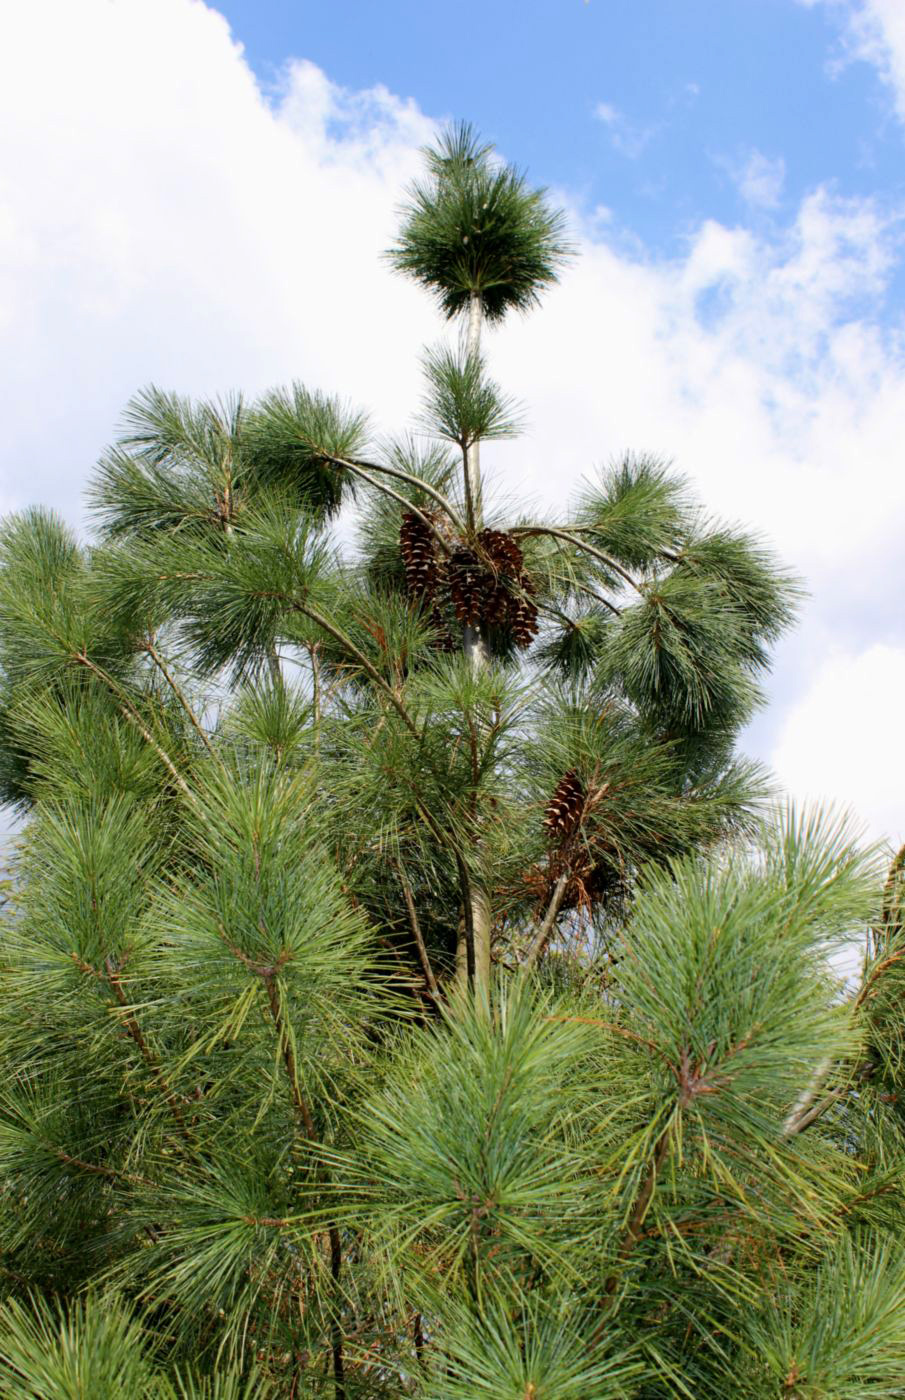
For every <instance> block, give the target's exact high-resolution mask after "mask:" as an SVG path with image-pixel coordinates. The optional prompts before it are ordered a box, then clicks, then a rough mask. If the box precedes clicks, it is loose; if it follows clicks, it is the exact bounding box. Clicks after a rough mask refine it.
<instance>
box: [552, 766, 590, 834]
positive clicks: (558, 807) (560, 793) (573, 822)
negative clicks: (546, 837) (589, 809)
mask: <svg viewBox="0 0 905 1400" xmlns="http://www.w3.org/2000/svg"><path fill="white" fill-rule="evenodd" d="M584 803H585V791H584V785H583V783H582V781H581V779H580V778H579V776H578V774H577V773H576V772H575V770H574V768H570V769H569V771H568V773H564V774H563V776H562V777H561V778H560V780H559V782H558V783H557V784H556V787H555V789H554V791H553V796H552V797H551V798H550V801H549V802H548V803H547V808H546V812H545V814H544V826H545V827H546V828H547V830H548V831H549V833H550V835H551V836H554V837H559V838H561V839H563V840H564V839H565V838H566V837H567V836H571V835H572V833H573V831H575V829H576V828H577V827H578V825H579V823H580V821H581V818H582V814H583V812H584Z"/></svg>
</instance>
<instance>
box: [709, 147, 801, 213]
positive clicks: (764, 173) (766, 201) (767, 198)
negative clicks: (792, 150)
mask: <svg viewBox="0 0 905 1400" xmlns="http://www.w3.org/2000/svg"><path fill="white" fill-rule="evenodd" d="M718 164H721V165H722V166H723V168H724V169H725V170H726V172H727V173H728V174H729V176H730V177H731V179H732V181H733V183H734V184H735V185H736V187H737V189H738V192H739V194H740V195H741V197H742V199H743V200H744V201H745V203H746V204H750V205H752V206H753V207H754V208H756V209H775V208H776V207H777V205H778V204H779V201H780V199H781V197H782V188H783V185H784V184H785V180H786V163H785V161H784V160H783V158H782V156H777V157H776V158H775V159H772V160H771V159H770V157H769V156H765V155H764V154H763V152H762V151H750V152H749V153H748V154H747V155H746V156H744V157H742V158H741V159H738V160H721V161H719V162H718Z"/></svg>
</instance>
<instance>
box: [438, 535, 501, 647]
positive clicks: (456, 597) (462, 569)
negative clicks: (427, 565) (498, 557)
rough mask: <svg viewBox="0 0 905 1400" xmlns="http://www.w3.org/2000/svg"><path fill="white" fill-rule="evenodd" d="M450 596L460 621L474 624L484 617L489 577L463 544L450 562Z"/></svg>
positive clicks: (475, 557)
mask: <svg viewBox="0 0 905 1400" xmlns="http://www.w3.org/2000/svg"><path fill="white" fill-rule="evenodd" d="M448 576H449V596H450V598H451V599H452V605H453V609H454V610H455V614H456V617H457V618H458V619H459V621H460V622H464V623H465V625H466V626H467V627H475V626H477V624H478V623H479V622H481V621H482V619H484V617H485V615H486V611H487V602H488V595H489V592H490V589H491V588H492V579H491V577H490V575H489V574H488V573H487V571H486V570H485V569H483V568H482V567H481V564H480V562H479V560H478V556H477V555H476V554H475V552H474V550H473V549H468V548H467V547H466V546H464V545H463V546H462V547H461V548H459V549H456V550H454V551H453V554H452V558H451V559H450V561H449V570H448Z"/></svg>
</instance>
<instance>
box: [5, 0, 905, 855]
mask: <svg viewBox="0 0 905 1400" xmlns="http://www.w3.org/2000/svg"><path fill="white" fill-rule="evenodd" d="M450 117H467V118H469V119H471V120H473V121H475V122H476V123H477V124H478V125H479V126H480V128H481V129H482V131H483V132H484V133H485V134H486V135H487V136H488V137H489V138H491V139H493V140H495V141H496V142H497V144H498V146H499V147H500V149H501V150H502V152H503V153H504V154H505V155H506V156H507V157H508V158H511V159H513V160H515V161H516V162H517V163H518V164H519V165H522V166H524V167H526V168H527V169H528V170H529V171H530V173H531V174H532V176H534V177H536V179H537V180H538V181H539V182H541V183H544V184H546V185H548V186H550V187H551V188H552V189H553V190H554V192H555V195H556V197H557V199H558V200H559V201H560V202H561V203H562V204H563V205H564V206H565V207H566V209H567V210H568V215H569V221H570V224H571V228H572V231H573V235H574V238H575V240H576V241H577V242H578V243H579V245H580V249H581V256H580V257H579V258H578V259H577V261H576V263H575V265H574V267H573V268H572V269H571V270H570V271H569V273H568V275H567V276H566V277H565V278H564V279H563V282H562V285H561V286H560V287H559V288H557V289H556V290H555V291H554V292H552V293H551V294H550V295H549V296H548V297H547V299H546V301H545V303H544V306H543V308H542V309H541V310H540V311H539V312H536V313H535V314H534V315H533V316H532V317H531V318H530V319H528V320H525V321H521V322H518V323H513V324H509V325H508V326H506V327H505V328H504V329H503V330H501V331H499V332H497V333H495V334H494V335H493V336H492V337H491V341H490V345H489V351H490V354H491V357H492V361H493V367H494V371H495V373H496V374H497V376H498V377H499V378H500V379H502V381H503V382H504V384H505V385H506V387H507V388H508V389H509V390H510V391H511V392H513V393H514V394H515V395H517V396H518V397H519V398H520V399H522V400H523V401H524V402H525V403H526V404H527V405H528V410H529V424H530V426H529V430H528V432H527V434H526V436H525V437H524V438H522V439H521V440H520V441H519V442H518V443H515V444H507V445H506V446H505V447H502V446H501V447H499V448H497V449H496V450H495V451H493V452H490V451H488V452H487V453H486V460H487V463H488V467H489V468H490V470H491V471H492V472H493V473H494V475H495V476H496V478H497V479H498V480H499V481H500V483H501V484H502V488H503V490H504V492H505V493H506V494H508V495H510V496H516V495H517V496H518V497H519V499H520V500H525V499H526V498H529V499H533V500H535V501H536V502H538V503H539V504H548V503H552V502H553V501H557V500H560V499H561V497H562V493H563V491H564V490H567V489H569V488H570V487H571V486H572V485H573V484H575V483H577V482H578V481H579V480H580V479H581V477H582V476H583V475H584V474H585V473H586V472H588V471H589V470H591V469H593V467H594V466H595V464H599V463H601V462H605V461H607V460H608V459H610V458H611V457H613V456H614V455H615V454H617V453H619V452H620V451H622V450H623V449H625V448H627V447H631V448H634V449H644V450H649V451H653V452H656V453H659V454H662V455H665V456H668V457H670V458H672V459H673V460H674V461H675V463H676V466H677V469H679V470H681V471H682V472H684V473H685V474H687V475H688V476H690V477H691V478H692V479H693V480H694V482H695V483H696V485H697V488H698V490H699V493H700V495H701V496H702V498H703V499H704V501H705V502H706V503H707V504H708V506H709V507H710V508H711V509H712V510H713V511H714V512H715V513H717V514H719V515H721V516H723V517H726V518H729V519H731V520H738V521H742V522H745V523H748V524H750V525H753V526H755V527H756V528H757V529H758V530H760V531H761V532H762V533H763V534H764V535H765V536H767V537H768V538H769V539H770V540H771V541H772V542H773V544H774V545H775V547H776V549H777V550H778V551H779V552H780V554H781V555H782V556H783V558H784V559H785V560H786V561H787V562H788V563H789V564H790V565H792V566H794V567H795V568H796V569H798V570H799V571H800V572H801V573H803V574H804V575H805V577H806V579H807V581H808V585H809V587H810V591H811V597H810V601H809V603H808V605H807V608H806V610H805V615H804V617H803V620H802V623H801V626H800V627H799V629H798V631H797V633H796V634H795V636H794V637H793V638H792V639H791V640H790V641H789V642H787V643H786V644H784V646H783V647H782V649H781V650H780V652H779V654H778V656H777V662H776V667H775V670H774V674H773V678H772V682H771V703H770V706H769V708H768V710H767V711H765V713H764V714H763V715H762V716H761V717H760V718H759V719H758V721H757V722H756V724H755V725H754V727H753V729H752V731H751V733H750V734H749V736H748V747H749V749H750V750H752V751H753V752H756V753H757V754H758V755H759V756H761V757H763V758H765V759H766V760H767V761H768V762H769V763H771V764H772V766H773V767H774V768H775V770H776V771H777V773H778V775H779V776H780V778H781V780H782V781H783V782H784V783H785V784H786V785H787V786H788V787H789V788H790V789H791V790H792V791H793V792H794V793H796V794H797V795H800V796H815V797H816V796H819V797H829V798H832V799H834V800H837V801H840V802H843V803H847V804H850V805H851V806H852V807H853V808H854V810H855V811H856V812H857V813H859V814H860V816H861V817H862V818H863V819H864V821H865V822H866V823H867V824H868V827H869V829H870V830H871V831H872V832H873V833H874V834H876V835H879V836H884V837H886V838H888V839H890V840H892V841H896V842H900V841H901V840H902V839H903V838H905V745H903V741H902V737H901V735H902V722H901V718H902V711H903V701H905V624H903V619H902V607H901V599H902V596H903V591H905V550H903V548H902V541H903V534H905V470H903V439H905V178H903V171H905V165H903V154H905V0H731V3H716V0H678V2H677V0H644V3H638V0H456V4H455V5H451V4H449V3H441V0H224V3H221V4H219V5H214V4H210V5H208V4H204V3H201V0H28V3H27V4H22V3H14V0H5V4H4V3H0V130H2V132H3V139H2V141H0V343H2V360H0V366H2V368H0V392H2V400H3V420H4V432H3V434H2V439H0V511H4V512H5V511H8V510H14V509H17V508H19V507H21V506H23V505H25V504H27V503H29V502H33V501H41V502H44V503H46V504H51V505H54V506H56V507H57V509H59V510H60V511H61V512H62V513H63V514H64V515H66V516H67V517H68V518H69V519H70V520H72V521H74V522H76V523H78V522H81V521H82V515H81V506H80V498H81V492H82V488H83V485H84V482H85V480H86V477H87V475H88V473H89V472H90V470H91V466H92V463H93V462H94V460H95V458H96V457H97V455H98V452H99V451H100V449H101V447H102V446H103V444H104V443H105V442H106V441H108V440H109V439H110V437H111V436H112V435H113V433H114V432H115V427H116V421H117V417H118V414H119V412H120V410H121V408H122V406H123V404H124V403H125V401H126V400H127V399H128V398H129V396H130V395H131V394H132V393H133V392H134V391H135V390H136V389H137V388H138V387H139V386H141V385H143V384H146V383H148V382H149V381H154V382H156V383H159V384H161V385H164V386H166V387H172V388H175V389H178V390H181V391H184V392H190V393H198V394H209V393H219V392H221V391H223V390H226V389H230V388H233V387H241V388H243V389H244V390H246V391H247V392H249V393H252V394H253V393H255V392H257V391H259V390H261V389H263V388H265V387H267V386H270V385H273V384H277V383H283V382H286V381H287V380H289V379H292V378H301V379H303V380H304V381H305V382H307V383H309V384H311V385H312V386H317V387H321V388H324V389H327V390H330V391H339V392H341V393H342V394H344V395H345V396H347V397H348V398H350V399H353V400H355V401H357V402H359V403H361V404H363V405H365V406H366V407H368V408H369V409H370V410H371V411H372V412H373V415H374V418H375V421H376V422H377V423H378V424H379V425H380V426H381V427H383V428H386V429H397V428H401V427H404V426H405V425H406V423H407V422H408V421H409V420H410V418H411V415H412V413H413V410H414V409H415V408H416V407H417V401H418V396H419V385H418V353H419V349H420V347H421V346H422V344H424V343H425V342H433V341H435V340H436V339H437V338H438V336H439V335H440V334H441V333H442V327H441V326H440V324H439V321H438V319H437V317H436V315H435V313H434V311H433V310H432V308H431V306H430V305H429V304H428V303H427V302H426V301H425V299H424V298H423V296H422V295H421V294H420V293H419V292H417V291H416V290H415V289H414V288H411V287H409V286H408V285H406V284H403V283H401V282H399V281H398V280H394V279H393V278H392V276H391V275H390V274H389V273H388V271H387V270H386V269H385V267H384V266H383V265H382V264H381V261H380V252H381V250H382V249H383V248H384V247H386V245H387V243H388V242H389V241H390V239H391V236H392V230H393V226H394V208H395V206H396V204H397V201H398V199H399V195H400V190H401V188H402V187H403V186H404V185H405V183H406V182H407V181H408V180H409V179H410V178H411V176H412V175H413V173H414V172H415V170H416V168H417V164H418V154H417V152H418V148H419V146H420V145H421V144H423V143H424V142H425V140H427V139H429V138H430V136H431V134H432V133H433V132H434V131H435V130H436V128H437V126H438V125H439V124H440V123H442V122H443V121H444V120H446V119H448V118H450Z"/></svg>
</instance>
